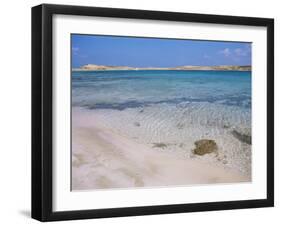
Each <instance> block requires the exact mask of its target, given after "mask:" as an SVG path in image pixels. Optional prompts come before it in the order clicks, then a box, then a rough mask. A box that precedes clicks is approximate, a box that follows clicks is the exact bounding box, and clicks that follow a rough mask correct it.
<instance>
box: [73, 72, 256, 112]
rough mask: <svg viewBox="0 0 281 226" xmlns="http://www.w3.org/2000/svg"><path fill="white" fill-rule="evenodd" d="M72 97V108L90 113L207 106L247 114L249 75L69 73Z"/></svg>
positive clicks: (249, 93)
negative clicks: (159, 106)
mask: <svg viewBox="0 0 281 226" xmlns="http://www.w3.org/2000/svg"><path fill="white" fill-rule="evenodd" d="M72 97H73V105H74V106H82V107H87V108H90V109H91V108H93V109H94V108H95V109H97V108H110V109H117V110H124V109H126V108H135V107H142V106H148V105H153V104H159V103H167V104H171V105H178V104H182V103H200V102H207V103H219V104H222V105H226V106H237V107H239V108H243V109H248V110H250V109H251V72H244V71H153V70H151V71H82V72H73V74H72Z"/></svg>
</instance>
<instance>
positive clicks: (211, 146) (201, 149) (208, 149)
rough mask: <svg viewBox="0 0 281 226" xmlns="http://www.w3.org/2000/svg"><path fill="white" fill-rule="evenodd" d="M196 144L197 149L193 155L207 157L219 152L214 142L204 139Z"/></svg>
mask: <svg viewBox="0 0 281 226" xmlns="http://www.w3.org/2000/svg"><path fill="white" fill-rule="evenodd" d="M194 144H195V146H196V147H195V149H193V153H194V154H196V155H205V154H209V153H213V152H216V151H217V150H218V146H217V144H216V142H215V141H214V140H207V139H202V140H198V141H196V142H195V143H194Z"/></svg>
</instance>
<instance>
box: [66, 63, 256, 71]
mask: <svg viewBox="0 0 281 226" xmlns="http://www.w3.org/2000/svg"><path fill="white" fill-rule="evenodd" d="M108 70H187V71H188V70H189V71H192V70H198V71H251V70H252V68H251V66H249V65H243V66H235V65H219V66H191V65H187V66H179V67H170V68H164V67H143V68H138V67H128V66H106V65H96V64H86V65H83V66H81V67H79V68H73V69H72V71H108Z"/></svg>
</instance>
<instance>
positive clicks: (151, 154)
mask: <svg viewBox="0 0 281 226" xmlns="http://www.w3.org/2000/svg"><path fill="white" fill-rule="evenodd" d="M245 181H249V177H247V176H245V175H243V174H242V173H241V172H239V171H237V170H234V169H230V168H227V167H223V166H220V165H217V164H212V163H210V162H206V161H202V160H201V159H200V158H188V157H186V156H185V155H182V154H180V153H177V152H161V151H158V150H157V149H155V148H152V147H151V146H149V145H146V144H143V143H140V142H136V141H135V140H133V139H131V138H130V137H129V136H127V135H125V134H121V133H119V132H118V131H116V130H114V129H112V128H110V127H108V126H107V125H106V123H105V122H104V121H103V120H102V119H101V118H98V117H95V115H94V114H93V113H92V111H90V110H85V109H82V108H78V107H73V109H72V190H91V189H113V188H133V187H134V188H135V187H155V186H157V187H159V186H160V187H162V186H175V185H177V186H184V185H196V184H197V185H198V184H215V183H234V182H245Z"/></svg>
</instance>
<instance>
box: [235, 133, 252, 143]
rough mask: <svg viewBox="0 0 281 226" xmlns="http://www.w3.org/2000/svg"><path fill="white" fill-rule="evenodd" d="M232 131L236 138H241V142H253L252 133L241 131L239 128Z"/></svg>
mask: <svg viewBox="0 0 281 226" xmlns="http://www.w3.org/2000/svg"><path fill="white" fill-rule="evenodd" d="M231 133H232V135H233V136H234V137H235V138H236V139H238V140H240V141H241V142H243V143H246V144H249V145H251V144H252V136H251V135H248V134H243V133H240V132H238V131H237V130H233V131H232V132H231Z"/></svg>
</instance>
